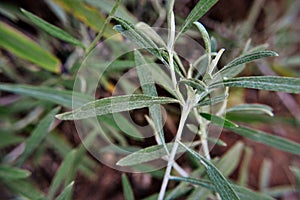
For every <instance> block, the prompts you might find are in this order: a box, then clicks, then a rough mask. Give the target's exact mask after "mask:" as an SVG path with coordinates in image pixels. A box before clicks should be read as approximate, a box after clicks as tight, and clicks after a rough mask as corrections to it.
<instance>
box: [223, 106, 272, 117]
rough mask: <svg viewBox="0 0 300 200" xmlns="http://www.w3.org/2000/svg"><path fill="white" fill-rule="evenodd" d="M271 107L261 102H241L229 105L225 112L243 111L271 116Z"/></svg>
mask: <svg viewBox="0 0 300 200" xmlns="http://www.w3.org/2000/svg"><path fill="white" fill-rule="evenodd" d="M272 111H273V109H272V108H271V107H270V106H267V105H263V104H241V105H237V106H234V107H231V108H229V109H227V110H226V112H227V113H230V112H243V113H253V114H267V115H270V116H273V115H274V114H273V112H272Z"/></svg>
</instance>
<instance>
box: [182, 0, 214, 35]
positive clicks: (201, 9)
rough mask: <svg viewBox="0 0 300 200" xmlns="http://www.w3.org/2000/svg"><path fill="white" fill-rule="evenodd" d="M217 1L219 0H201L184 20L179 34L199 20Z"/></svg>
mask: <svg viewBox="0 0 300 200" xmlns="http://www.w3.org/2000/svg"><path fill="white" fill-rule="evenodd" d="M217 1H218V0H200V1H199V2H198V3H197V5H196V6H195V7H194V8H193V10H192V11H191V12H190V14H189V16H188V17H187V18H186V20H185V21H184V23H183V25H182V26H181V28H180V31H179V33H178V36H179V35H180V34H181V33H184V32H186V31H187V30H188V29H189V28H190V27H191V26H192V25H193V23H194V22H195V21H198V19H200V18H201V17H202V16H203V15H204V14H205V13H206V12H207V11H208V10H209V9H210V8H211V7H212V6H213V5H215V3H217ZM178 36H177V37H178Z"/></svg>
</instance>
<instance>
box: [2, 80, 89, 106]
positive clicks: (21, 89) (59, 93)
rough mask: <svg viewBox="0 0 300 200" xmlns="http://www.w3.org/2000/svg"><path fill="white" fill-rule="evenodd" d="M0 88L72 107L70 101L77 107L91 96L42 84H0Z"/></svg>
mask: <svg viewBox="0 0 300 200" xmlns="http://www.w3.org/2000/svg"><path fill="white" fill-rule="evenodd" d="M0 90H3V91H7V92H13V93H16V94H20V95H24V96H29V97H33V98H36V99H41V100H44V101H50V102H52V103H55V104H58V105H62V106H64V107H67V108H72V103H73V106H74V107H79V106H82V105H83V104H85V103H87V102H88V101H91V100H92V98H91V97H89V96H87V95H84V94H80V93H76V92H73V91H69V90H58V89H54V88H48V87H43V86H38V87H37V86H30V85H19V84H0Z"/></svg>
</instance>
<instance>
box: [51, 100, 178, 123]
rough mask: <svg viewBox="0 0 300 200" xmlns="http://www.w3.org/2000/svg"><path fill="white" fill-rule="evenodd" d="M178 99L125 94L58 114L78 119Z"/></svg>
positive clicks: (70, 118)
mask: <svg viewBox="0 0 300 200" xmlns="http://www.w3.org/2000/svg"><path fill="white" fill-rule="evenodd" d="M177 102H178V101H177V100H176V99H172V98H168V97H151V96H146V95H124V96H114V97H108V98H103V99H100V100H96V101H92V102H89V103H87V104H85V105H83V106H82V107H80V108H78V109H76V110H73V111H71V112H66V113H63V114H59V115H56V117H57V118H58V119H61V120H77V119H84V118H88V117H93V116H96V115H100V116H101V115H106V114H110V113H117V112H122V111H128V110H133V109H138V108H144V107H149V106H152V105H155V104H166V103H177Z"/></svg>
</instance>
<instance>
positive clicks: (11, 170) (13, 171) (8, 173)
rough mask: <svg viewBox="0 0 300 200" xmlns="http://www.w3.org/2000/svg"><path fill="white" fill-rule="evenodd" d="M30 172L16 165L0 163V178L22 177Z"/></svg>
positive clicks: (13, 178) (25, 176) (12, 178)
mask: <svg viewBox="0 0 300 200" xmlns="http://www.w3.org/2000/svg"><path fill="white" fill-rule="evenodd" d="M30 174H31V173H30V172H29V171H27V170H24V169H19V168H16V167H11V166H5V165H0V178H1V179H10V180H16V179H24V178H27V177H28V176H30Z"/></svg>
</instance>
